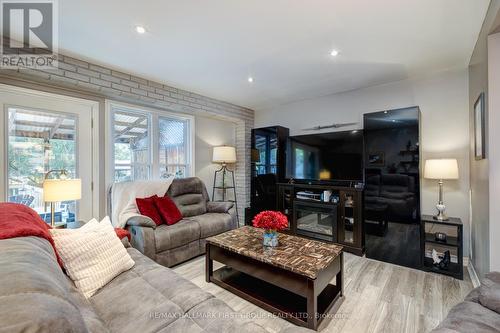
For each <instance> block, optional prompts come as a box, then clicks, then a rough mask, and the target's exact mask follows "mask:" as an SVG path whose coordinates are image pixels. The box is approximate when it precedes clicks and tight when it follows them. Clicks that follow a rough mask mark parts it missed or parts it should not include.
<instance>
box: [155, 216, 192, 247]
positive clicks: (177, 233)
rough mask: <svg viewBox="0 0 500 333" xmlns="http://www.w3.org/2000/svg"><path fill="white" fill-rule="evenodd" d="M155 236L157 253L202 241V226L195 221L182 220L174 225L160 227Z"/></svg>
mask: <svg viewBox="0 0 500 333" xmlns="http://www.w3.org/2000/svg"><path fill="white" fill-rule="evenodd" d="M154 234H155V243H156V252H161V251H165V250H169V249H173V248H176V247H179V246H181V245H184V244H187V243H189V242H192V241H194V240H198V239H200V226H199V224H198V223H196V222H195V221H192V220H189V219H182V220H180V221H179V222H177V223H176V224H174V225H166V224H162V225H160V226H158V227H157V228H156V229H155V231H154Z"/></svg>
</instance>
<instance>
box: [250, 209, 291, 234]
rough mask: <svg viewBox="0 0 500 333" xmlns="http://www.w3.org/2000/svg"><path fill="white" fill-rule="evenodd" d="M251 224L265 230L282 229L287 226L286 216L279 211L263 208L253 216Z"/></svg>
mask: <svg viewBox="0 0 500 333" xmlns="http://www.w3.org/2000/svg"><path fill="white" fill-rule="evenodd" d="M252 224H253V226H254V227H256V228H262V229H265V230H283V229H286V228H287V227H288V218H287V217H286V216H285V215H284V214H283V213H281V212H275V211H272V210H265V211H263V212H260V213H259V214H257V215H256V216H255V217H254V219H253V221H252Z"/></svg>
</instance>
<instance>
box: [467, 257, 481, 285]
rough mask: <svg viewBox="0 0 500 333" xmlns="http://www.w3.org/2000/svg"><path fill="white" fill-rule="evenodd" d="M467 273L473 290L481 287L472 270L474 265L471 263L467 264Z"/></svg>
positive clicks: (474, 270) (474, 271)
mask: <svg viewBox="0 0 500 333" xmlns="http://www.w3.org/2000/svg"><path fill="white" fill-rule="evenodd" d="M467 271H468V272H469V277H470V280H471V281H472V285H473V286H474V288H477V287H479V286H480V285H481V280H479V277H478V276H477V273H476V269H475V268H474V265H473V264H472V262H469V263H468V265H467Z"/></svg>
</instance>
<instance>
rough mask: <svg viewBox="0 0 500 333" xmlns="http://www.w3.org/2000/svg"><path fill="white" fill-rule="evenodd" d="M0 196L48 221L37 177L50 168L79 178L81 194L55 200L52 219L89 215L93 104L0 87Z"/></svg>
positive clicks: (41, 184)
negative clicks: (1, 162) (0, 134)
mask: <svg viewBox="0 0 500 333" xmlns="http://www.w3.org/2000/svg"><path fill="white" fill-rule="evenodd" d="M0 102H1V104H2V112H3V115H2V116H3V117H1V120H0V125H1V126H0V127H1V131H2V142H4V144H2V147H1V148H0V153H1V155H2V159H3V160H4V161H5V163H4V164H3V165H2V167H1V168H2V173H1V174H2V178H3V179H2V185H3V186H2V187H1V190H0V200H2V201H9V202H15V203H20V204H24V205H26V206H29V207H31V208H33V209H34V210H35V211H37V212H38V213H39V214H40V216H42V217H43V218H44V219H46V220H49V214H48V213H49V210H48V206H47V205H45V203H44V201H43V190H42V186H43V181H44V178H45V176H46V174H47V173H48V172H49V171H51V170H65V171H66V172H67V173H68V175H69V177H70V178H81V179H82V199H81V200H79V201H78V202H75V201H65V202H60V203H56V221H57V222H59V221H63V222H73V221H77V220H79V219H90V218H92V217H93V216H96V214H97V212H96V214H94V207H93V206H94V205H93V201H94V200H93V194H92V192H93V189H92V186H93V179H92V176H93V164H92V160H93V151H92V139H93V138H92V125H91V123H92V111H93V107H92V106H91V105H89V104H87V105H86V103H82V102H81V101H80V100H77V99H71V98H66V97H63V96H59V95H52V94H43V93H40V92H36V91H30V90H25V89H17V88H10V87H4V86H0Z"/></svg>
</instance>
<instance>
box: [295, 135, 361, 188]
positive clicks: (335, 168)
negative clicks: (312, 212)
mask: <svg viewBox="0 0 500 333" xmlns="http://www.w3.org/2000/svg"><path fill="white" fill-rule="evenodd" d="M286 176H287V178H294V179H297V180H306V181H335V180H351V181H362V180H363V132H362V131H345V132H333V133H321V134H312V135H299V136H292V137H290V138H289V140H288V143H287V163H286Z"/></svg>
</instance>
